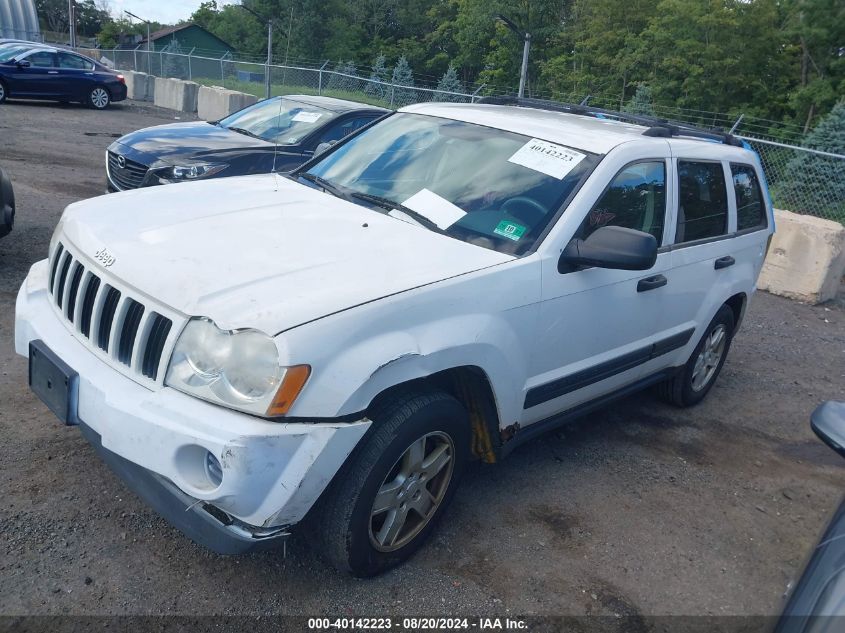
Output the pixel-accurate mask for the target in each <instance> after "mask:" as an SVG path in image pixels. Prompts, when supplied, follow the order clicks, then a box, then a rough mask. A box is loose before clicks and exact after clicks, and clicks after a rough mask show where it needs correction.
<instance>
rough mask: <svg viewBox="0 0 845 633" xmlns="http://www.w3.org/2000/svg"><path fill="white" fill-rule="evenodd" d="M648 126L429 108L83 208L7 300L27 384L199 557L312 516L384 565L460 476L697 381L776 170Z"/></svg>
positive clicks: (338, 559) (77, 207) (730, 312)
mask: <svg viewBox="0 0 845 633" xmlns="http://www.w3.org/2000/svg"><path fill="white" fill-rule="evenodd" d="M573 112H575V113H573ZM579 112H582V113H581V114H578V113H579ZM635 121H637V122H639V123H645V124H646V125H642V124H637V123H631V120H630V119H628V120H627V121H623V120H613V119H611V118H609V117H608V116H607V115H604V114H601V113H596V112H594V111H589V110H583V111H582V110H579V109H577V108H575V107H566V106H552V105H548V104H538V103H534V102H529V101H519V102H513V103H502V104H475V105H469V104H426V105H416V106H411V107H408V108H404V109H402V110H400V111H399V112H397V113H395V114H393V115H391V116H389V117H387V118H385V119H383V120H381V121H379V122H377V123H375V124H373V125H371V126H369V127H367V128H364V129H363V130H362V131H361V132H359V133H358V134H356V135H354V136H352V137H350V138H349V139H347V140H345V141H343V142H341V143H339V144H337V145H335V146H334V147H332V148H331V149H329V150H328V151H326V152H325V153H324V154H322V155H320V156H319V157H318V158H315V159H314V160H312V161H311V162H310V163H308V164H306V165H305V166H303V167H302V168H301V169H300V170H298V171H297V172H294V173H293V174H291V175H289V176H282V175H279V174H267V175H261V176H247V177H238V178H229V179H220V180H213V181H208V182H197V183H191V184H186V185H184V186H182V187H175V188H171V187H158V188H153V189H147V190H137V191H130V192H125V193H120V194H116V195H110V196H103V197H99V198H94V199H91V200H86V201H84V202H79V203H76V204H73V205H71V206H69V207H68V208H67V210H66V212H65V213H64V215H63V217H62V219H61V221H60V222H59V225H58V227H57V228H56V231H55V234H54V236H53V239H52V242H51V245H50V251H49V259H48V260H44V261H41V262H38V263H36V264H35V265H33V267H32V269H31V270H30V272H29V275H28V277H27V278H26V281H25V283H24V284H23V287H22V288H21V290H20V293H19V295H18V299H17V306H16V335H15V341H16V349H17V352H18V353H19V354H22V355H24V356H28V357H29V363H30V365H29V367H30V370H29V380H30V386H31V388H32V389H33V390H34V391H35V392H36V393H37V394H38V395H39V396H40V397H41V399H42V400H44V402H45V403H46V404H47V405H48V406H49V407H50V408H51V409H52V410H53V411H54V413H55V414H56V415H57V416H58V417H59V418H60V419H61V420H63V421H64V422H65V423H67V424H70V425H78V426H79V428H80V430H81V431H82V433H83V434H84V435H85V437H86V438H87V439H88V440H89V441H90V442H91V443H92V444H93V445H94V446H95V447H96V449H97V450H98V452H100V454H101V455H102V457H103V458H104V459H105V460H106V461H107V462H108V463H109V464H110V466H111V467H112V468H113V469H114V470H115V471H116V472H117V473H118V474H119V475H120V476H121V477H122V478H123V479H124V480H125V481H126V483H127V485H128V486H129V487H130V488H132V489H133V490H135V491H136V492H137V493H138V494H139V495H140V496H142V497H143V498H144V499H145V500H146V501H147V502H148V503H150V504H151V505H152V506H153V507H154V508H155V509H156V510H157V511H158V512H159V513H160V514H162V515H163V516H164V517H166V518H167V519H168V520H169V521H170V522H171V523H173V524H174V525H175V526H177V527H178V528H179V529H181V530H182V531H183V532H184V533H185V534H187V535H188V536H190V537H191V538H192V539H194V540H195V541H197V542H198V543H201V544H204V545H206V546H208V547H210V548H211V549H213V550H215V551H218V552H222V553H237V552H242V551H246V550H250V549H253V548H261V547H267V546H270V545H274V544H276V543H278V542H280V541H281V540H282V539H284V538H285V537H286V536H287V535H288V533H289V529H290V528H291V527H292V526H294V525H296V524H298V523H300V522H302V523H303V525H302V526H301V529H303V530H304V531H305V532H306V533H307V535H308V536H309V537H310V538H312V539H314V540H316V541H317V542H318V544H319V547H320V551H321V552H322V553H323V554H324V555H325V556H326V557H327V558H328V559H329V561H330V562H332V563H333V564H334V565H337V566H338V567H340V568H345V569H348V570H350V571H351V572H352V573H354V574H356V575H360V576H366V575H372V574H376V573H378V572H380V571H382V570H384V569H386V568H388V567H390V566H392V565H395V564H396V563H398V562H400V561H402V560H404V559H405V558H407V557H408V556H409V555H410V554H411V553H412V552H413V551H414V550H415V549H417V548H418V547H419V546H420V544H421V543H422V542H423V541H424V540H425V539H426V538H427V537H428V535H429V534H430V532H431V531H432V529H433V528H434V525H435V523H436V521H437V519H438V518H439V517H440V515H441V514H442V513H443V511H444V510H445V508H446V506H447V505H448V503H449V501H450V499H451V498H452V496H453V495H454V492H455V488H456V486H457V484H458V482H459V480H460V478H461V473H462V471H463V470H464V466H465V464H466V463H467V461H468V460H470V459H481V460H484V461H487V462H495V461H497V460H499V459H501V458H502V457H504V456H505V455H507V454H508V453H509V452H510V451H511V450H513V448H514V447H515V446H517V445H518V444H520V443H521V442H524V441H525V440H528V439H530V438H533V437H536V436H537V435H538V434H540V433H542V432H544V431H546V430H548V429H551V428H553V427H555V426H557V425H560V424H562V423H564V422H566V421H568V420H571V419H573V418H575V417H577V416H580V415H583V414H584V413H585V412H587V411H589V410H591V409H593V408H595V407H598V406H601V405H603V404H604V403H607V402H609V401H610V400H611V399H614V398H617V397H620V396H624V395H626V394H629V393H631V392H633V391H635V390H638V389H641V388H644V387H646V386H649V385H657V386H658V391H659V392H661V393H662V395H663V396H664V397H666V398H668V399H669V400H670V401H671V402H674V403H675V404H677V405H680V406H687V405H691V404H695V403H696V402H698V401H699V400H701V399H702V398H703V397H704V396H705V394H706V393H707V392H708V391H709V390H710V388H711V387H712V386H713V383H714V382H715V380H716V377H717V376H718V374H719V370H720V369H721V367H722V365H723V363H724V362H725V358H726V356H727V353H728V349H729V347H730V344H731V339H732V337H733V336H734V334H735V332H736V330H737V328H738V327H739V324H740V321H741V320H742V317H743V313H744V311H745V308H746V305H747V303H748V299H749V297H750V296H751V294H752V293H753V292H754V289H755V283H756V279H757V275H758V273H759V272H760V267H761V265H762V263H763V258H764V256H765V253H766V248H767V241H768V239H769V237H770V236H771V233H772V231H773V228H774V227H773V216H772V208H771V203H770V201H769V198H768V195H767V193H766V186H765V182H764V179H763V173H762V170H761V167H760V163H759V161H758V160H757V157H756V155H755V154H754V153H753V152H751V151H749V150H747V149H744V148H743V147H742V146H741V144H740V143H738V142H737V141H736V140H735V139H734V138H733V137H731V136H730V135H726V134H718V133H705V132H702V131H698V130H694V129H689V128H678V127H674V126H672V125H669V124H665V123H654V124H649V121H648V120H640V119H635Z"/></svg>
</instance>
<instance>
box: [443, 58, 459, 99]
mask: <svg viewBox="0 0 845 633" xmlns="http://www.w3.org/2000/svg"><path fill="white" fill-rule="evenodd" d="M437 89H438V90H442V91H443V92H444V93H454V92H463V91H464V87H463V86H462V85H461V80H460V79H458V71H457V70H456V69H455V67H454V66H453V65H452V64H449V69H448V70H447V71H446V72H445V73H443V76H442V77H441V78H440V81H438V82H437ZM437 100H438V101H464V99H463V98H462V97H461V96H459V95H456V94H438V95H437Z"/></svg>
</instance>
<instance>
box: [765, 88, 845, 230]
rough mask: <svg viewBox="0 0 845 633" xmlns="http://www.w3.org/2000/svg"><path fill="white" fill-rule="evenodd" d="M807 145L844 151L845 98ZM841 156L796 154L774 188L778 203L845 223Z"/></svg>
mask: <svg viewBox="0 0 845 633" xmlns="http://www.w3.org/2000/svg"><path fill="white" fill-rule="evenodd" d="M804 145H806V146H808V147H812V148H814V149H817V150H820V151H823V152H830V153H832V154H845V101H840V102H839V103H838V104H837V105H835V106H834V107H833V109H832V110H831V111H830V113H829V114H828V115H827V116H825V117H824V118H823V119H822V120H821V121H820V122H819V124H818V125H817V126H816V127H815V129H814V130H813V131H812V132H810V133H809V134H808V135H807V136H806V137H805V139H804ZM842 163H843V161H842V159H836V158H828V157H825V156H821V155H818V154H811V153H808V152H801V153H800V154H796V155H795V156H794V157H793V158H792V159H791V160H790V161H789V162H788V163H787V166H786V170H785V171H784V173H783V174H782V178H783V180H782V182H780V183H773V185H772V189H773V190H774V195H775V197H776V198H777V200H778V202H779V204H780V205H781V206H783V207H785V208H787V209H789V210H790V211H796V212H799V213H809V214H812V215H819V216H822V217H828V218H835V219H838V220H839V221H840V222H845V178H843V176H842V171H843V168H842Z"/></svg>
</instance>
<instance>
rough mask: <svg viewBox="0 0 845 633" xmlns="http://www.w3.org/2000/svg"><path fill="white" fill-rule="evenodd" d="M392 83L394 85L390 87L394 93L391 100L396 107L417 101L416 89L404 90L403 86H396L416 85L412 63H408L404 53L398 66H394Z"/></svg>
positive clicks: (397, 63)
mask: <svg viewBox="0 0 845 633" xmlns="http://www.w3.org/2000/svg"><path fill="white" fill-rule="evenodd" d="M390 83H392V84H393V86H394V87H391V89H390V90H391V94H392V98H391V100H390V101H391V104H392V105H393V106H394V107H397V108H398V107H401V106H404V105H408V104H409V103H414V102H415V101H417V98H416V95H417V93H416V91H415V90H408V89H404V90H403V89H402V88H396V87H395V86H413V85H414V72H413V71H412V70H411V65H410V64H409V63H408V60H407V59H406V58H405V56H404V55H403V56H402V57H400V58H399V61H397V62H396V66H395V67H394V68H393V75H392V76H391V78H390Z"/></svg>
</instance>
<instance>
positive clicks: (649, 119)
mask: <svg viewBox="0 0 845 633" xmlns="http://www.w3.org/2000/svg"><path fill="white" fill-rule="evenodd" d="M585 102H586V99H585V100H584V102H581V103H580V104H574V103H563V102H558V101H547V100H545V99H531V98H519V97H507V96H495V97H482V98H481V99H478V100H477V101H476V103H486V104H490V105H511V106H518V107H522V108H536V109H538V110H551V111H554V112H566V113H567V114H580V115H582V116H592V117H595V118H597V119H614V120H617V121H623V122H625V123H634V124H636V125H643V126H645V127H647V128H648V129H647V130H646V131H645V132H643V136H656V137H662V138H669V137H672V136H687V137H691V138H700V139H705V140H708V141H718V142H720V143H724V144H725V145H734V146H736V147H742V141H740V140H739V139H738V138H737V137H735V136H734V135H733V134H730V133H729V132H724V131H722V130H718V129H705V128H700V127H696V126H694V125H689V124H686V123H674V122H671V121H668V120H666V119H661V118H659V117H654V116H646V115H642V114H630V113H628V112H619V111H616V110H606V109H604V108H596V107H594V106H589V105H587V104H586V103H585Z"/></svg>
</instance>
